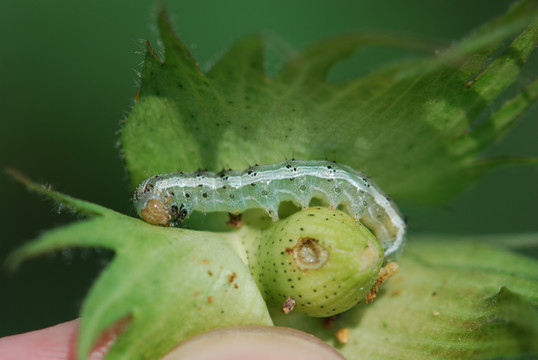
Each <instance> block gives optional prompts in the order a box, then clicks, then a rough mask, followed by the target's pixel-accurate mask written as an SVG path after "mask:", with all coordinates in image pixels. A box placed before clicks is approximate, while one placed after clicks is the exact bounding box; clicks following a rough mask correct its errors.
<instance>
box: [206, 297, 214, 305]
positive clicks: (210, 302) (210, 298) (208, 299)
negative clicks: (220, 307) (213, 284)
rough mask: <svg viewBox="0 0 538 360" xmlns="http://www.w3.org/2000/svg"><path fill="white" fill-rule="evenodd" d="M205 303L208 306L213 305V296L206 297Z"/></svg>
mask: <svg viewBox="0 0 538 360" xmlns="http://www.w3.org/2000/svg"><path fill="white" fill-rule="evenodd" d="M207 303H208V304H213V296H208V297H207Z"/></svg>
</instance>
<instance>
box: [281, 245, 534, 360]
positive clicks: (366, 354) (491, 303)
mask: <svg viewBox="0 0 538 360" xmlns="http://www.w3.org/2000/svg"><path fill="white" fill-rule="evenodd" d="M519 237H522V236H514V235H505V236H503V237H502V238H503V239H504V240H505V241H507V242H509V241H516V242H517V241H519ZM523 237H527V236H523ZM532 238H533V239H534V240H533V241H534V246H536V245H537V244H538V243H537V240H536V239H538V237H537V236H536V235H533V236H532ZM488 240H489V239H488V237H482V238H480V237H478V238H477V237H474V238H473V237H460V238H458V237H436V236H422V237H420V238H419V237H417V238H415V239H414V242H412V243H411V244H409V246H408V248H407V249H406V253H405V256H404V257H403V258H402V259H401V261H400V271H399V273H398V274H397V275H396V276H394V277H393V278H392V279H391V280H389V282H388V283H387V284H385V285H383V286H382V287H381V288H380V294H379V295H378V298H377V299H376V300H375V301H374V302H373V303H372V304H362V305H360V306H358V307H356V308H354V309H352V310H350V311H348V312H346V313H344V314H342V317H341V318H340V319H339V320H336V321H335V323H334V326H333V327H332V328H330V329H327V328H324V327H323V325H322V322H321V321H319V319H314V318H307V317H301V316H297V315H295V316H293V317H292V316H288V317H283V316H280V315H278V314H277V313H276V312H275V314H274V315H273V316H274V317H273V319H274V321H275V325H279V326H293V327H296V328H299V329H302V330H304V331H308V332H310V333H313V334H314V335H316V336H318V337H320V338H321V339H323V340H325V341H327V342H329V343H330V344H332V345H334V346H336V348H337V349H339V350H340V351H341V352H342V353H343V354H344V356H346V358H348V359H363V358H364V359H477V358H479V359H482V358H491V357H495V358H499V357H502V356H516V355H522V354H527V355H528V354H538V343H537V342H536V339H537V338H538V310H537V307H536V306H537V305H538V262H537V261H536V260H533V259H531V258H528V257H525V256H522V255H516V254H514V253H510V252H508V251H506V250H504V249H502V248H496V247H492V246H490V245H484V244H486V243H487V241H488ZM341 328H347V329H349V331H350V340H349V343H347V344H345V345H343V344H339V343H338V342H337V341H336V338H335V333H336V331H337V330H339V329H341Z"/></svg>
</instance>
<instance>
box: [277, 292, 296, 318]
mask: <svg viewBox="0 0 538 360" xmlns="http://www.w3.org/2000/svg"><path fill="white" fill-rule="evenodd" d="M294 307H295V299H294V298H292V297H291V296H290V297H288V298H287V299H286V301H284V304H283V305H282V309H280V311H282V313H284V314H285V315H287V314H289V313H290V312H291V311H292V310H293V308H294Z"/></svg>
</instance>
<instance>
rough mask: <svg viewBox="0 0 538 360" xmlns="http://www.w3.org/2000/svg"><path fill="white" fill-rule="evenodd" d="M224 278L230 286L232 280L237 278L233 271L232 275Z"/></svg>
mask: <svg viewBox="0 0 538 360" xmlns="http://www.w3.org/2000/svg"><path fill="white" fill-rule="evenodd" d="M226 277H227V278H228V282H229V283H230V284H231V283H233V282H234V280H235V279H236V278H237V274H236V273H235V271H234V272H233V273H231V274H230V275H226Z"/></svg>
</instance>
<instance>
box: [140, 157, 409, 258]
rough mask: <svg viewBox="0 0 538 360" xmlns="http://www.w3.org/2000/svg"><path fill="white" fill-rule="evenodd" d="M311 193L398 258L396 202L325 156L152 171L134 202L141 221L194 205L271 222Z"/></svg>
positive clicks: (185, 212) (171, 218) (176, 214)
mask: <svg viewBox="0 0 538 360" xmlns="http://www.w3.org/2000/svg"><path fill="white" fill-rule="evenodd" d="M312 198H318V199H320V200H322V201H323V202H324V203H326V204H327V205H328V206H330V207H331V208H333V209H336V208H338V207H341V208H342V209H344V210H345V211H346V212H347V213H349V214H350V215H351V216H352V217H353V218H355V220H359V221H360V222H362V223H363V224H364V225H366V226H367V227H368V228H369V229H370V230H371V231H372V232H373V233H374V235H375V236H376V237H377V240H378V241H379V242H380V243H381V246H382V247H383V249H384V252H385V257H386V258H397V256H398V255H399V252H400V251H401V249H402V247H403V244H404V241H405V228H406V226H405V221H404V220H403V218H402V216H401V215H400V212H399V211H398V208H397V206H396V204H394V202H393V201H391V200H390V199H389V198H388V197H387V196H386V195H385V194H384V193H383V192H382V191H381V190H380V189H379V188H378V187H377V186H376V185H375V184H374V183H372V182H371V181H370V180H369V179H368V178H367V177H366V176H365V175H364V174H362V173H360V172H358V171H356V170H354V169H352V168H351V167H349V166H346V165H342V164H337V163H334V162H330V161H302V160H290V161H285V162H281V163H278V164H274V165H262V166H254V167H251V168H249V169H247V170H244V171H234V170H230V171H222V172H220V173H218V174H217V173H213V172H207V171H198V172H195V173H182V172H178V173H171V174H164V175H156V176H152V177H151V178H149V179H147V180H145V181H143V182H142V183H141V184H140V185H139V186H138V188H137V189H136V192H135V196H134V203H135V207H136V210H137V212H138V214H139V215H140V216H141V217H142V218H143V219H144V220H145V221H147V222H149V223H151V224H156V225H164V226H175V225H177V224H179V223H180V222H182V221H183V220H185V219H186V218H187V217H188V216H189V215H190V214H191V212H192V211H194V210H197V211H202V212H212V211H225V212H230V213H239V212H243V211H244V210H247V209H252V208H263V209H265V210H266V211H267V213H268V214H269V216H270V217H271V218H272V219H273V220H275V221H276V220H278V207H279V204H280V203H281V202H282V201H292V202H294V203H295V204H298V205H300V206H302V207H303V208H305V209H306V208H308V207H309V205H310V201H311V200H312Z"/></svg>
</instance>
